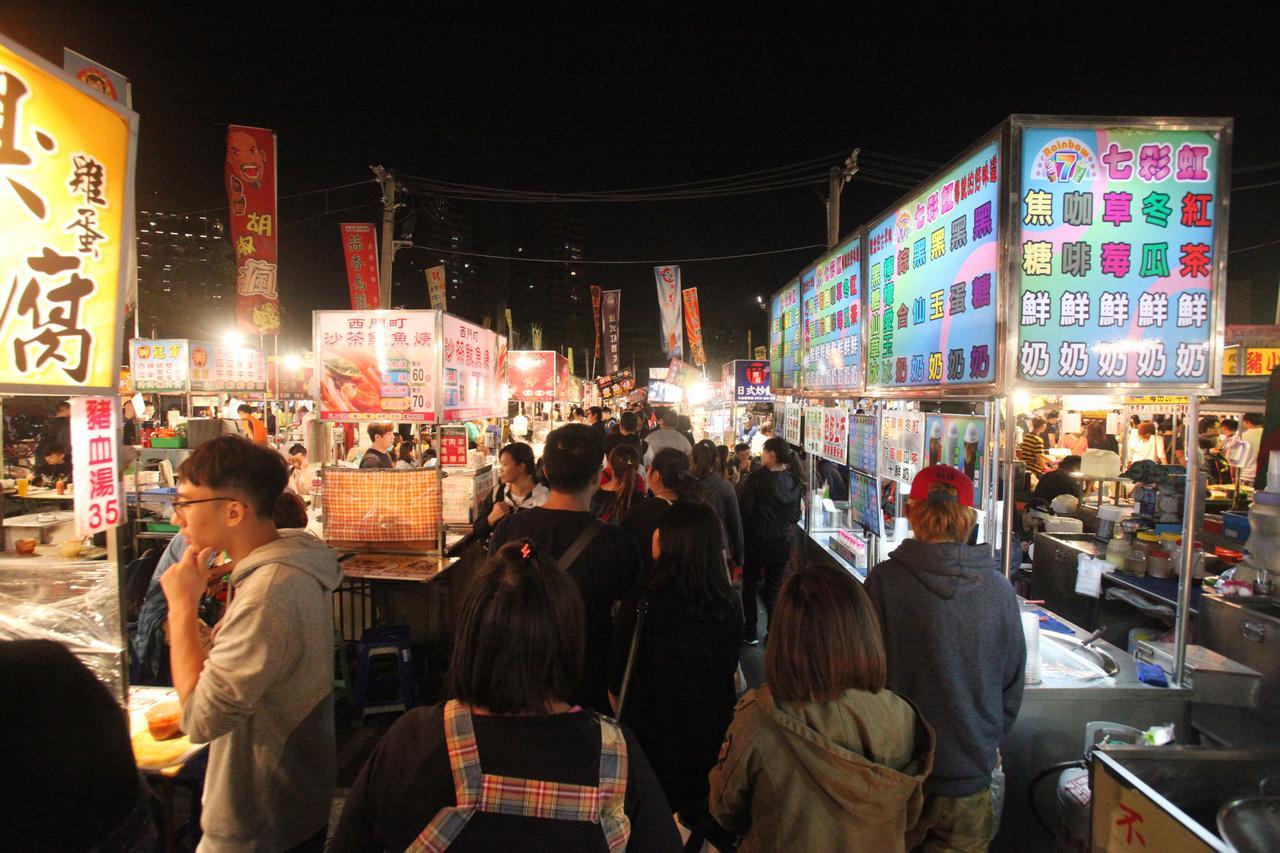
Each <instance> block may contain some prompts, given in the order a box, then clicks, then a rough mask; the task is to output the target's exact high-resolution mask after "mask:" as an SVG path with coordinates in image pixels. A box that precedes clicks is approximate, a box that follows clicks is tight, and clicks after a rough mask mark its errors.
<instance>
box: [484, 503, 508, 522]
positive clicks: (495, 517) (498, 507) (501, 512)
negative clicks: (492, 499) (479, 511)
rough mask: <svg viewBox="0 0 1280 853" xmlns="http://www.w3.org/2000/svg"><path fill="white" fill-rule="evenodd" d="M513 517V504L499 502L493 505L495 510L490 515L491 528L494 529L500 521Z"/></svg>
mask: <svg viewBox="0 0 1280 853" xmlns="http://www.w3.org/2000/svg"><path fill="white" fill-rule="evenodd" d="M508 515H511V504H509V503H507V502H506V501H498V502H497V503H496V504H494V505H493V510H492V511H491V512H490V513H489V526H490V527H494V526H496V525H497V524H498V522H499V521H502V519H504V518H506V517H507V516H508Z"/></svg>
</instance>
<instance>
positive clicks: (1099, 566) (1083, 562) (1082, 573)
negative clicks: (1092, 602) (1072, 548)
mask: <svg viewBox="0 0 1280 853" xmlns="http://www.w3.org/2000/svg"><path fill="white" fill-rule="evenodd" d="M1115 570H1116V567H1115V566H1113V565H1111V564H1110V563H1108V562H1107V561H1106V560H1099V559H1098V558H1097V557H1090V556H1089V555H1088V554H1085V553H1081V554H1080V556H1079V557H1078V558H1077V560H1076V593H1077V594H1079V595H1087V596H1089V597H1090V598H1098V597H1099V596H1101V595H1102V576H1103V575H1105V574H1107V573H1108V572H1114V571H1115Z"/></svg>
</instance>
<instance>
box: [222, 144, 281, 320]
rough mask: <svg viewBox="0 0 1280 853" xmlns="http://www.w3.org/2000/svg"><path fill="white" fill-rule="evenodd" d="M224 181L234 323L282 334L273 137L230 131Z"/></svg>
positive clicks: (274, 146) (274, 145)
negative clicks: (233, 283)
mask: <svg viewBox="0 0 1280 853" xmlns="http://www.w3.org/2000/svg"><path fill="white" fill-rule="evenodd" d="M226 181H227V204H228V205H229V206H230V208H231V245H232V247H233V248H234V250H235V255H236V322H237V324H238V325H239V326H240V328H241V330H243V331H245V332H250V333H253V334H258V335H274V334H277V333H278V332H279V331H280V293H279V290H278V285H277V281H276V263H277V255H276V227H277V225H278V223H277V221H276V136H275V134H274V133H272V132H271V131H269V130H264V129H263V128H260V127H244V126H243V125H238V124H233V125H231V126H230V127H228V128H227V162H226Z"/></svg>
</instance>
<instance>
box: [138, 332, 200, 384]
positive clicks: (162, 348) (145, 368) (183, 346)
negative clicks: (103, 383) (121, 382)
mask: <svg viewBox="0 0 1280 853" xmlns="http://www.w3.org/2000/svg"><path fill="white" fill-rule="evenodd" d="M190 368H191V365H190V364H189V363H188V359H187V342H186V341H177V340H164V341H147V340H140V339H138V338H134V339H133V340H132V341H130V342H129V372H130V374H131V376H132V379H133V388H134V390H135V391H146V392H151V393H161V394H164V393H173V392H177V393H182V394H185V393H186V391H187V388H188V387H189V383H190V375H191V374H190Z"/></svg>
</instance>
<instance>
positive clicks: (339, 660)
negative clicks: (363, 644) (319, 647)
mask: <svg viewBox="0 0 1280 853" xmlns="http://www.w3.org/2000/svg"><path fill="white" fill-rule="evenodd" d="M333 654H334V657H335V658H336V660H335V661H334V666H333V690H334V692H335V693H345V692H346V691H347V690H349V689H350V688H351V664H349V663H348V662H347V643H346V641H345V640H343V639H342V632H341V631H334V632H333Z"/></svg>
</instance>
